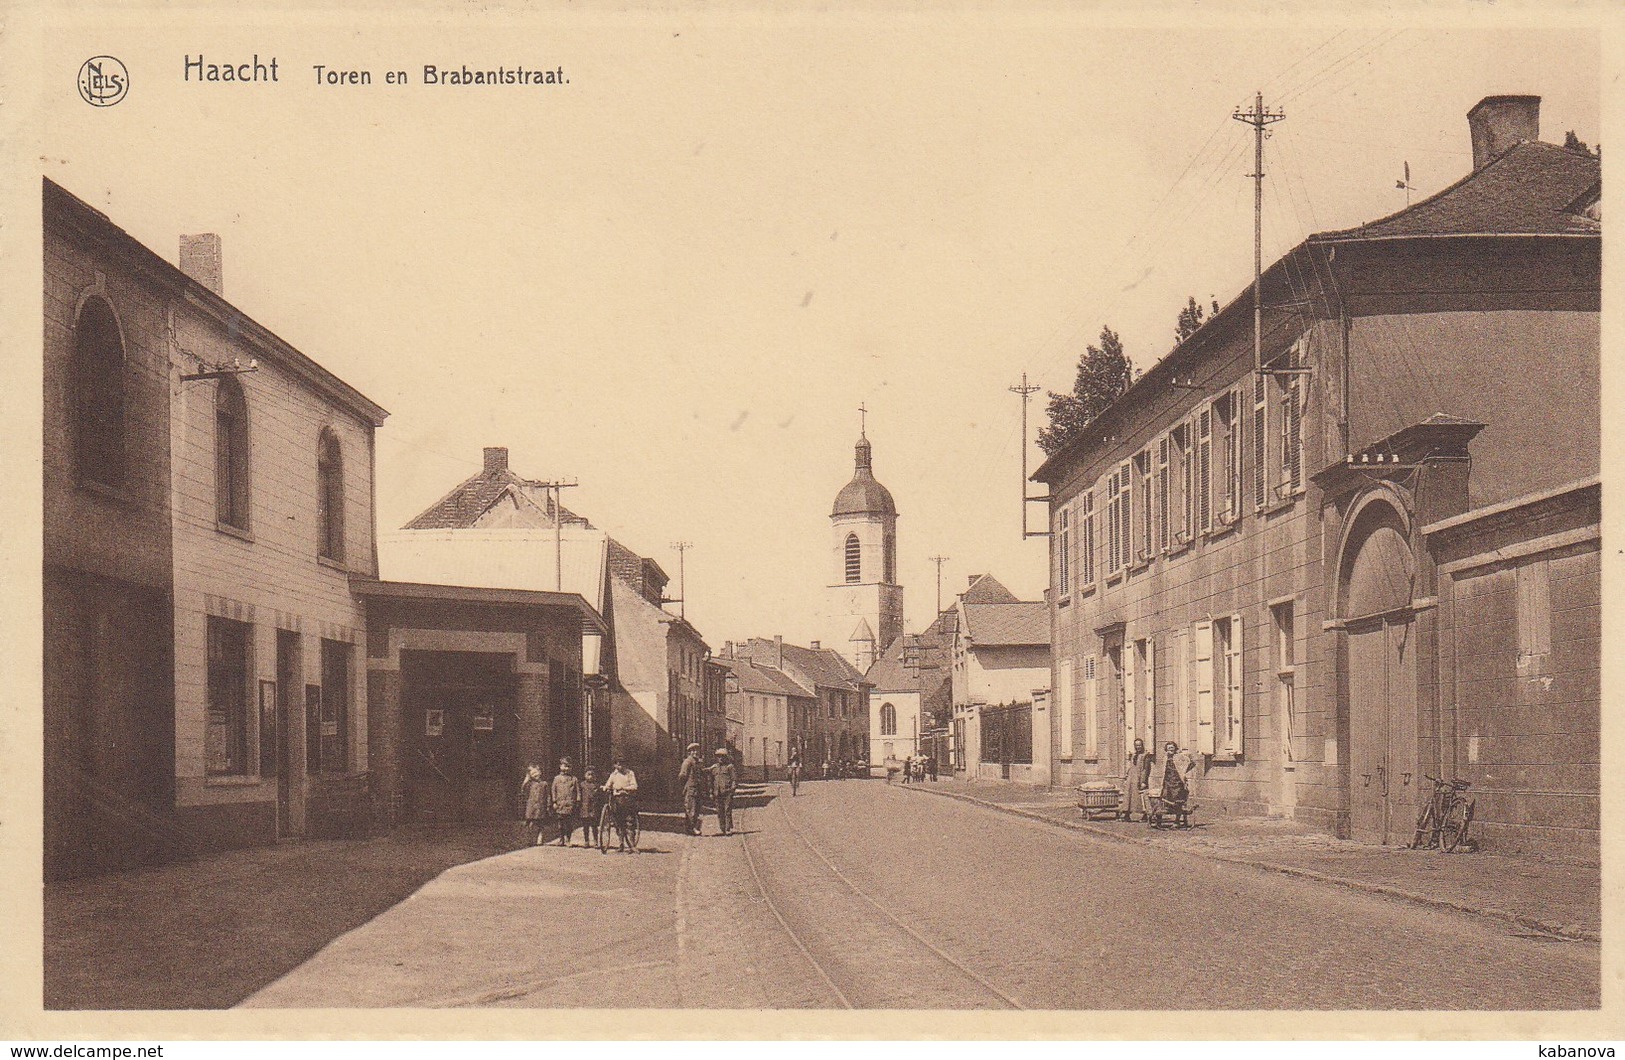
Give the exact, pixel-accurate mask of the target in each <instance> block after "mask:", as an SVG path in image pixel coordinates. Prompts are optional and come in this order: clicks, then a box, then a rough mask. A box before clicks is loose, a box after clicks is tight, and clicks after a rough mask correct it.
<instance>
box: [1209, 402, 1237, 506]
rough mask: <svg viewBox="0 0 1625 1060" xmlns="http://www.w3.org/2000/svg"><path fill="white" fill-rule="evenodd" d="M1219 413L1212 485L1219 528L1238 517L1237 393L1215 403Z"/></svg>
mask: <svg viewBox="0 0 1625 1060" xmlns="http://www.w3.org/2000/svg"><path fill="white" fill-rule="evenodd" d="M1216 404H1217V407H1218V413H1219V427H1218V429H1219V433H1220V435H1221V436H1222V437H1221V440H1220V451H1219V467H1218V480H1217V482H1216V483H1215V484H1214V485H1215V492H1216V493H1217V494H1218V497H1217V499H1216V501H1215V506H1216V507H1217V508H1218V513H1219V518H1218V520H1217V522H1218V524H1219V525H1220V526H1227V525H1229V524H1230V523H1231V522H1234V521H1235V519H1236V517H1237V516H1238V515H1240V514H1241V451H1242V448H1243V446H1242V433H1241V391H1239V390H1232V391H1231V392H1230V393H1228V394H1225V395H1224V396H1222V397H1221V398H1219V400H1218V402H1217V403H1216Z"/></svg>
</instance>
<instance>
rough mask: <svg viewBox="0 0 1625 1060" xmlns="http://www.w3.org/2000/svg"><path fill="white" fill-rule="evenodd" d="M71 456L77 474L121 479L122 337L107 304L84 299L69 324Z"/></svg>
mask: <svg viewBox="0 0 1625 1060" xmlns="http://www.w3.org/2000/svg"><path fill="white" fill-rule="evenodd" d="M73 332H74V334H73V340H74V348H73V353H74V356H73V377H72V379H71V382H70V385H71V386H72V388H73V426H74V438H73V447H74V456H75V462H76V464H77V468H78V473H79V478H80V479H81V480H84V481H88V482H96V483H100V484H101V485H103V486H117V485H120V484H122V483H123V481H124V341H123V340H122V339H121V338H120V337H119V329H118V320H117V319H116V318H115V317H114V316H113V307H112V306H110V305H108V304H107V300H106V299H104V298H87V299H86V300H85V304H84V306H83V307H82V308H81V309H80V310H79V319H78V320H77V321H75V322H74V328H73Z"/></svg>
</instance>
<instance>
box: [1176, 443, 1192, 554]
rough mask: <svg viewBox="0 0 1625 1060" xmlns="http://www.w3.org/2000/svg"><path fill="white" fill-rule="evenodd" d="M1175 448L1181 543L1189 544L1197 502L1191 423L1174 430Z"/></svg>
mask: <svg viewBox="0 0 1625 1060" xmlns="http://www.w3.org/2000/svg"><path fill="white" fill-rule="evenodd" d="M1174 448H1175V449H1176V450H1177V451H1178V454H1179V537H1180V542H1179V543H1180V544H1189V543H1190V539H1191V528H1192V527H1193V526H1194V525H1195V523H1194V520H1193V519H1192V515H1193V514H1194V506H1195V504H1196V461H1195V460H1193V459H1192V458H1191V425H1190V424H1189V423H1182V424H1180V425H1179V427H1177V428H1176V429H1175V430H1174Z"/></svg>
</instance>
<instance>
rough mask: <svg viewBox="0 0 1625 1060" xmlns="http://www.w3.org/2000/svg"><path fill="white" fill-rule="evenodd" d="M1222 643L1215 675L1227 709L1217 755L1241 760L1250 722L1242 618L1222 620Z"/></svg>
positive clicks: (1220, 632)
mask: <svg viewBox="0 0 1625 1060" xmlns="http://www.w3.org/2000/svg"><path fill="white" fill-rule="evenodd" d="M1216 626H1217V631H1218V636H1217V640H1218V644H1217V645H1215V647H1216V648H1217V649H1218V651H1219V656H1218V658H1217V659H1216V660H1215V661H1216V662H1217V663H1218V665H1219V671H1218V672H1217V673H1216V674H1215V675H1214V676H1215V683H1216V684H1218V685H1219V686H1220V688H1221V689H1222V691H1223V693H1224V710H1223V712H1222V716H1221V722H1220V724H1221V726H1222V728H1221V730H1220V731H1219V733H1218V734H1217V738H1216V740H1217V744H1218V747H1217V750H1216V752H1215V753H1218V754H1225V755H1229V756H1232V757H1238V758H1239V757H1240V756H1241V754H1242V752H1243V750H1244V749H1245V747H1246V743H1245V740H1244V735H1245V734H1244V732H1243V725H1244V723H1245V721H1246V709H1245V707H1246V702H1245V697H1244V696H1243V694H1242V688H1243V670H1242V660H1243V658H1244V657H1243V655H1242V630H1243V624H1242V620H1241V616H1240V615H1231V616H1230V617H1229V618H1228V619H1220V620H1219V621H1218V622H1217V623H1216Z"/></svg>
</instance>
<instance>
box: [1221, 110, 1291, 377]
mask: <svg viewBox="0 0 1625 1060" xmlns="http://www.w3.org/2000/svg"><path fill="white" fill-rule="evenodd" d="M1230 116H1231V117H1232V118H1234V119H1236V120H1237V121H1239V122H1243V123H1245V124H1247V125H1251V126H1252V127H1253V171H1252V172H1251V173H1249V174H1247V175H1248V176H1249V177H1252V178H1253V370H1254V371H1256V372H1261V371H1263V370H1264V299H1263V291H1264V136H1265V133H1264V129H1265V127H1266V126H1269V125H1274V124H1275V123H1276V122H1278V121H1280V120H1281V119H1283V118H1285V117H1286V114H1285V112H1283V111H1279V110H1265V109H1264V93H1262V92H1260V93H1258V95H1257V97H1256V98H1255V99H1254V100H1253V109H1252V110H1242V109H1241V108H1240V107H1237V108H1236V111H1235V113H1234V114H1232V115H1230Z"/></svg>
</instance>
